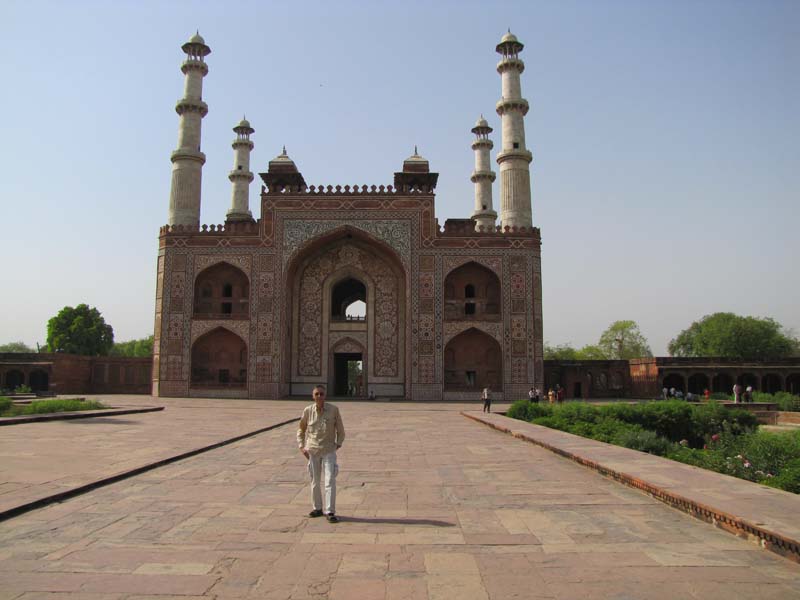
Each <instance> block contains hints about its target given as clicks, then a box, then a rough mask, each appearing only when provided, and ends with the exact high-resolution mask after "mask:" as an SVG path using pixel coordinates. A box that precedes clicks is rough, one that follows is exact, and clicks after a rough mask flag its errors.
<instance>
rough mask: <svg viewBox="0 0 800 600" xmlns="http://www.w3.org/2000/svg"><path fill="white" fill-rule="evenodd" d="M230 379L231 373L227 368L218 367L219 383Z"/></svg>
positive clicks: (227, 381)
mask: <svg viewBox="0 0 800 600" xmlns="http://www.w3.org/2000/svg"><path fill="white" fill-rule="evenodd" d="M230 380H231V373H230V371H228V369H220V370H219V382H220V383H229V382H230Z"/></svg>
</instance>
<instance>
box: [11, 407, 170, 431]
mask: <svg viewBox="0 0 800 600" xmlns="http://www.w3.org/2000/svg"><path fill="white" fill-rule="evenodd" d="M159 410H164V407H163V406H150V407H147V408H110V409H103V410H81V411H75V412H63V413H47V414H41V415H22V416H19V417H0V427H2V426H4V425H21V424H23V423H39V422H42V421H67V420H70V419H88V418H91V417H108V416H117V415H133V414H137V413H148V412H157V411H159Z"/></svg>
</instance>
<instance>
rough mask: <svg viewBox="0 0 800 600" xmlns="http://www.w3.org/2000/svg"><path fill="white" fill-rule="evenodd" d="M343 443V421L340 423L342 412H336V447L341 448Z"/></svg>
mask: <svg viewBox="0 0 800 600" xmlns="http://www.w3.org/2000/svg"><path fill="white" fill-rule="evenodd" d="M343 443H344V423H342V413H341V412H339V411H337V412H336V447H337V448H341V447H342V444H343Z"/></svg>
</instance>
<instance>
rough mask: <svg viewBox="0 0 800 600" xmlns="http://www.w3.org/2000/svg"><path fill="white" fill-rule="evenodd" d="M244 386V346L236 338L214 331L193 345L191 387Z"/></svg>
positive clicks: (220, 331) (202, 336) (245, 373)
mask: <svg viewBox="0 0 800 600" xmlns="http://www.w3.org/2000/svg"><path fill="white" fill-rule="evenodd" d="M246 386H247V344H245V342H244V340H243V339H242V338H240V337H239V336H238V335H236V334H235V333H233V332H232V331H229V330H228V329H225V328H223V327H217V328H216V329H214V330H212V331H209V332H208V333H206V334H203V335H201V336H200V337H199V338H197V340H196V341H195V342H194V344H192V376H191V384H190V387H192V388H196V389H201V388H208V389H214V388H243V387H246Z"/></svg>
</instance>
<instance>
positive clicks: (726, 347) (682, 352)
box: [668, 312, 800, 360]
mask: <svg viewBox="0 0 800 600" xmlns="http://www.w3.org/2000/svg"><path fill="white" fill-rule="evenodd" d="M668 348H669V353H670V354H671V355H673V356H717V357H722V358H736V359H749V360H769V359H774V358H783V357H787V356H795V355H797V354H798V351H800V341H798V340H797V339H796V338H795V337H793V336H792V335H791V334H790V333H788V332H786V331H785V330H784V328H783V326H782V325H781V324H780V323H778V322H777V321H775V320H773V319H770V318H765V319H760V318H757V317H741V316H739V315H736V314H733V313H725V312H719V313H714V314H711V315H706V316H705V317H703V318H702V319H700V320H699V321H695V322H694V323H692V324H691V325H690V326H689V327H688V328H687V329H684V330H683V331H681V332H680V333H679V334H678V335H677V337H675V338H674V339H673V340H671V341H670V343H669V346H668Z"/></svg>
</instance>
